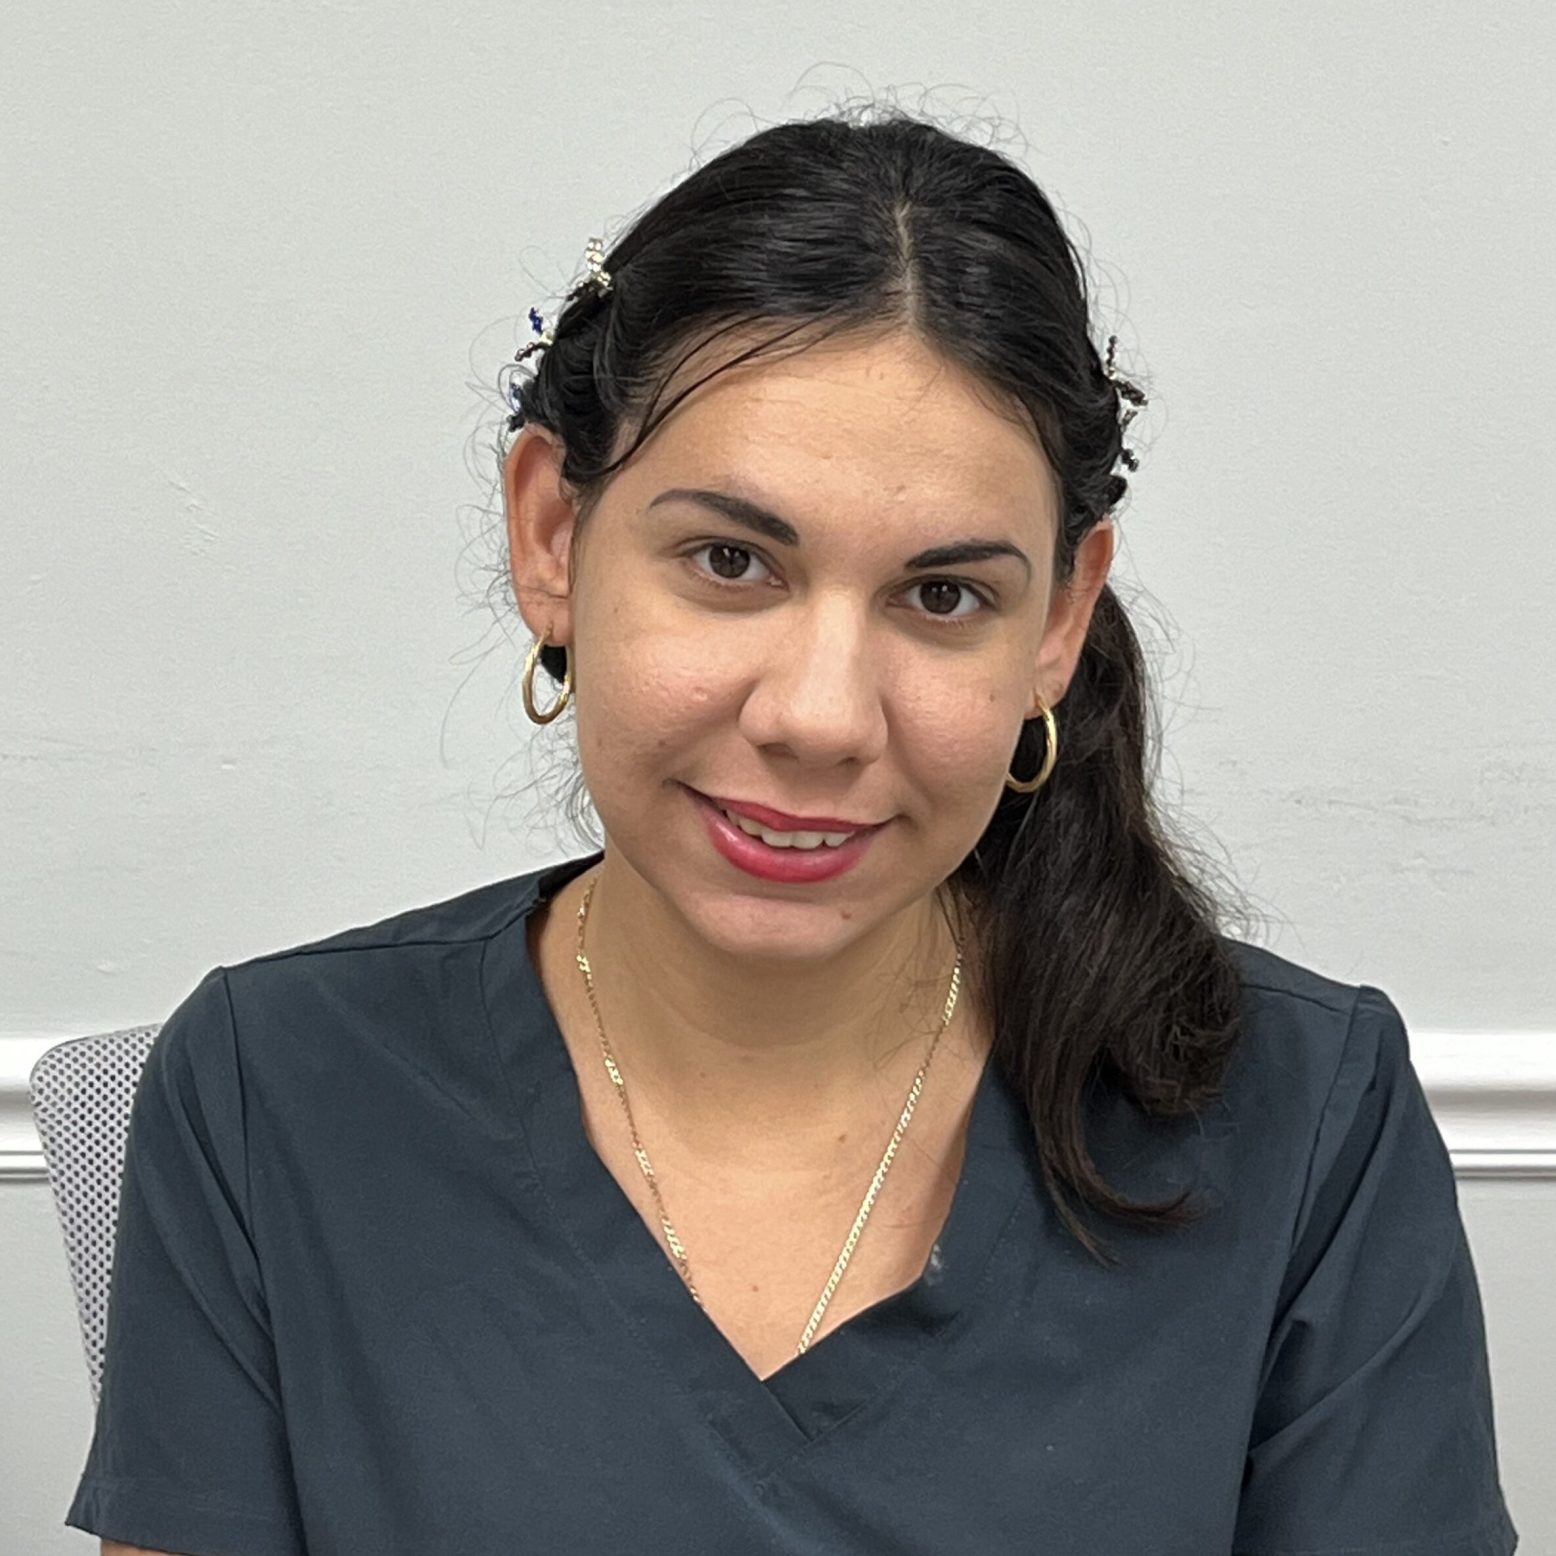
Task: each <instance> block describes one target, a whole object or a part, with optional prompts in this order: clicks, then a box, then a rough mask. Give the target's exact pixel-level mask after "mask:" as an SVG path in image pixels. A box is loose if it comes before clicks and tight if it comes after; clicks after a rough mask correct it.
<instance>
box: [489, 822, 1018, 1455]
mask: <svg viewBox="0 0 1556 1556" xmlns="http://www.w3.org/2000/svg"><path fill="white" fill-rule="evenodd" d="M602 856H603V855H602V852H601V851H598V850H597V851H595V852H594V853H592V854H588V855H585V856H583V857H582V858H577V859H569V860H565V861H563V862H562V863H561V864H557V865H552V866H550V867H548V868H545V869H542V870H538V871H535V872H532V873H531V874H529V875H527V876H522V877H519V878H518V880H519V882H520V883H521V887H520V891H521V895H520V896H519V898H518V900H517V901H516V902H515V904H514V906H515V913H514V916H513V918H512V919H511V920H510V922H509V923H508V924H507V925H505V926H504V928H503V929H502V930H500V931H499V932H498V933H497V934H496V935H494V936H493V937H492V939H491V940H490V941H489V942H488V943H487V947H486V952H485V955H484V957H483V961H482V985H483V987H482V993H483V997H484V999H485V1002H486V1010H487V1016H488V1019H489V1021H490V1023H491V1029H492V1035H493V1039H494V1041H495V1043H496V1046H497V1049H498V1053H499V1055H500V1058H501V1061H502V1064H503V1066H504V1070H505V1072H506V1075H507V1078H508V1083H509V1086H510V1088H511V1091H512V1093H513V1098H514V1106H515V1110H516V1115H517V1119H518V1123H519V1127H520V1130H521V1132H522V1134H523V1137H524V1140H525V1143H526V1144H527V1146H528V1151H529V1156H530V1161H531V1165H532V1167H533V1170H534V1175H535V1178H536V1180H537V1181H538V1182H539V1184H540V1186H541V1188H542V1190H543V1191H544V1197H545V1199H546V1200H547V1202H548V1203H549V1206H550V1209H551V1211H552V1213H553V1214H554V1216H555V1217H556V1219H557V1221H558V1223H559V1225H560V1229H561V1230H562V1232H563V1233H564V1234H565V1235H566V1237H567V1238H568V1240H569V1241H570V1243H571V1244H572V1246H573V1247H574V1248H575V1249H576V1250H577V1251H578V1253H579V1254H580V1256H581V1257H582V1259H583V1260H584V1261H585V1262H586V1263H587V1264H588V1265H589V1266H591V1267H592V1270H593V1273H594V1274H595V1276H596V1277H597V1278H598V1279H599V1280H600V1281H601V1282H602V1283H603V1285H604V1286H605V1288H606V1289H607V1291H608V1292H609V1293H610V1295H611V1297H612V1298H613V1300H614V1301H615V1302H616V1303H617V1304H618V1305H619V1307H620V1309H621V1311H622V1317H623V1322H624V1325H625V1326H626V1327H627V1328H628V1329H629V1330H630V1331H631V1332H632V1333H633V1334H634V1335H635V1336H636V1337H637V1339H638V1341H639V1342H640V1343H641V1344H642V1345H643V1346H644V1347H646V1348H647V1349H648V1350H649V1351H650V1352H651V1353H653V1354H654V1355H656V1356H657V1358H658V1360H659V1362H660V1363H661V1364H662V1366H663V1368H664V1370H665V1372H666V1373H667V1375H668V1376H669V1377H670V1378H672V1379H674V1380H675V1381H676V1382H678V1383H679V1384H680V1385H681V1386H682V1387H684V1388H685V1389H686V1390H687V1391H688V1392H689V1393H690V1394H691V1395H692V1396H693V1398H694V1399H695V1400H696V1402H697V1405H698V1408H699V1409H700V1411H701V1413H702V1414H703V1415H704V1417H705V1418H706V1420H707V1421H708V1423H709V1424H710V1425H711V1426H712V1427H713V1428H714V1429H715V1430H717V1431H718V1432H719V1433H720V1435H721V1436H722V1437H724V1439H725V1440H726V1441H727V1442H728V1443H729V1445H730V1446H731V1447H733V1448H734V1449H735V1450H736V1452H737V1453H739V1454H740V1455H741V1456H742V1458H743V1459H744V1460H745V1461H746V1463H747V1465H748V1467H749V1468H750V1469H752V1470H753V1471H754V1472H756V1473H757V1474H758V1475H759V1476H763V1475H766V1474H768V1473H770V1472H771V1471H772V1470H774V1469H775V1468H777V1467H778V1465H779V1464H780V1463H782V1462H783V1461H784V1460H786V1459H787V1458H789V1457H790V1456H791V1455H793V1454H794V1453H796V1452H798V1451H799V1450H801V1449H803V1448H804V1447H805V1446H806V1444H807V1443H809V1442H810V1441H812V1440H813V1439H814V1438H816V1437H819V1436H820V1435H821V1434H822V1433H823V1432H825V1431H827V1430H828V1429H829V1428H831V1427H833V1426H835V1425H837V1424H838V1423H839V1422H840V1421H842V1420H843V1419H844V1418H845V1417H847V1416H849V1415H851V1414H852V1413H853V1412H855V1411H856V1410H859V1409H860V1408H862V1407H863V1406H865V1405H867V1404H868V1403H869V1402H870V1401H871V1400H873V1399H875V1398H876V1397H877V1396H879V1395H881V1394H883V1393H884V1392H885V1391H886V1390H887V1389H888V1388H890V1387H892V1385H893V1384H894V1383H895V1382H896V1381H897V1379H898V1377H899V1375H900V1374H903V1373H904V1372H906V1371H908V1370H909V1369H912V1368H916V1367H918V1366H921V1365H922V1364H923V1363H924V1362H925V1361H926V1360H927V1359H928V1355H929V1353H930V1352H931V1351H932V1350H933V1349H934V1348H935V1347H936V1346H937V1345H938V1344H939V1343H940V1342H941V1340H942V1339H943V1338H944V1337H945V1336H946V1335H947V1334H948V1333H949V1332H950V1331H951V1330H952V1329H953V1328H954V1327H956V1326H957V1325H958V1324H959V1322H966V1321H969V1320H970V1319H971V1318H972V1316H973V1308H974V1299H975V1297H976V1295H977V1294H978V1293H979V1291H980V1290H981V1289H982V1284H983V1277H984V1275H985V1273H986V1272H987V1270H988V1268H989V1265H990V1261H991V1259H992V1257H993V1255H994V1252H995V1249H996V1246H997V1245H998V1244H999V1242H1000V1239H1001V1234H1002V1233H1003V1232H1004V1231H1005V1229H1006V1227H1007V1225H1008V1224H1009V1222H1010V1220H1011V1217H1012V1215H1013V1213H1014V1211H1015V1208H1016V1203H1017V1198H1018V1190H1019V1189H1020V1188H1021V1187H1022V1185H1023V1184H1024V1183H1026V1182H1028V1181H1029V1179H1028V1174H1029V1172H1030V1171H1031V1164H1030V1160H1029V1153H1030V1152H1031V1150H1032V1149H1033V1147H1032V1141H1031V1137H1030V1130H1029V1126H1028V1125H1027V1122H1026V1118H1025V1110H1024V1109H1023V1108H1022V1107H1021V1106H1020V1104H1019V1101H1018V1099H1017V1097H1016V1094H1015V1093H1014V1091H1013V1090H1012V1089H1011V1087H1010V1086H1009V1084H1008V1082H1007V1081H1006V1079H1005V1077H1004V1075H1003V1072H1002V1071H1001V1070H1000V1069H999V1067H998V1066H997V1064H996V1061H995V1060H994V1058H993V1057H992V1056H991V1057H990V1058H989V1060H988V1061H987V1062H986V1063H985V1066H984V1070H983V1073H982V1075H981V1077H980V1079H979V1082H978V1086H977V1089H976V1091H975V1093H974V1099H973V1106H972V1113H971V1117H970V1119H969V1123H968V1135H967V1149H966V1154H965V1158H964V1161H963V1165H962V1172H961V1177H960V1179H959V1180H958V1183H957V1188H956V1192H955V1195H954V1196H953V1198H952V1202H951V1208H950V1211H949V1213H948V1215H947V1218H946V1222H945V1225H944V1227H943V1229H942V1231H941V1235H940V1238H939V1240H938V1241H937V1242H936V1244H935V1247H934V1250H933V1252H932V1253H931V1255H930V1258H929V1261H928V1262H927V1264H926V1266H925V1268H924V1270H923V1272H922V1273H921V1274H920V1275H919V1277H918V1279H917V1280H915V1281H914V1282H913V1284H912V1285H910V1286H908V1287H906V1288H905V1289H904V1290H902V1291H899V1292H896V1293H894V1294H892V1295H891V1296H888V1297H884V1298H882V1299H881V1300H880V1301H878V1302H876V1303H874V1304H872V1305H871V1306H870V1307H867V1308H865V1309H863V1310H862V1311H860V1312H858V1313H855V1314H853V1315H851V1316H850V1317H849V1318H848V1319H847V1320H846V1321H845V1322H844V1323H842V1324H840V1325H839V1326H838V1327H837V1328H835V1329H832V1330H829V1331H828V1332H827V1333H825V1334H823V1335H822V1336H821V1337H820V1338H819V1339H817V1340H814V1341H813V1342H812V1343H811V1345H810V1346H809V1347H808V1348H807V1349H806V1350H805V1351H804V1352H803V1353H800V1354H797V1355H795V1356H793V1357H791V1358H790V1359H789V1360H788V1361H787V1362H786V1363H785V1364H784V1365H783V1366H782V1367H781V1368H779V1370H778V1371H777V1372H775V1373H773V1374H772V1375H771V1376H770V1377H768V1378H766V1379H763V1378H759V1377H758V1376H757V1374H756V1373H755V1372H754V1371H753V1370H752V1369H751V1367H750V1366H749V1364H748V1363H747V1362H746V1360H745V1358H744V1357H743V1356H742V1355H741V1354H740V1353H739V1351H737V1350H736V1349H735V1347H734V1346H733V1345H732V1344H731V1343H730V1341H729V1340H728V1339H727V1338H726V1336H725V1335H724V1332H723V1331H722V1330H721V1329H720V1328H719V1327H718V1325H717V1324H715V1323H714V1322H713V1320H712V1319H711V1318H710V1317H709V1316H708V1314H707V1313H706V1312H705V1311H704V1310H703V1309H702V1308H701V1307H700V1306H699V1305H698V1304H697V1302H696V1301H695V1299H694V1298H693V1297H692V1294H691V1292H690V1291H688V1290H687V1288H686V1285H685V1282H684V1281H683V1280H682V1279H681V1276H680V1273H679V1271H678V1270H677V1269H676V1267H675V1265H674V1263H673V1261H672V1259H671V1256H670V1252H669V1250H668V1249H667V1248H665V1247H664V1246H663V1244H662V1243H661V1242H660V1240H659V1239H657V1238H656V1237H655V1236H654V1234H653V1232H652V1231H651V1230H650V1229H649V1227H648V1226H647V1225H646V1224H645V1222H644V1221H643V1218H642V1217H641V1216H640V1215H639V1214H638V1211H637V1208H636V1206H634V1205H633V1203H632V1201H631V1200H630V1199H628V1197H627V1195H626V1193H625V1191H624V1190H623V1189H622V1187H621V1185H620V1184H619V1183H618V1182H617V1181H616V1179H615V1177H614V1175H613V1174H612V1173H611V1171H610V1169H609V1168H608V1167H607V1166H606V1165H605V1163H604V1162H603V1161H602V1160H601V1159H600V1156H599V1154H598V1153H597V1152H596V1150H595V1148H594V1146H593V1144H592V1143H591V1142H590V1140H589V1137H588V1133H587V1131H586V1130H585V1128H584V1118H583V1101H582V1093H581V1091H580V1088H579V1084H578V1076H577V1073H576V1071H575V1070H574V1067H573V1061H572V1055H571V1054H570V1052H569V1050H568V1047H567V1043H566V1040H565V1038H564V1037H563V1035H562V1031H561V1028H560V1026H559V1024H558V1022H557V1019H556V1013H555V1011H554V1010H553V1009H552V1007H551V1003H550V1001H549V999H548V998H547V996H546V993H545V988H544V985H543V984H542V983H541V980H540V976H539V973H538V972H537V970H536V968H535V965H534V961H533V959H532V957H531V955H530V951H529V942H528V935H527V927H526V921H527V920H528V918H529V916H530V914H531V913H532V912H533V910H534V909H535V907H536V906H537V905H538V904H539V903H541V902H542V901H545V900H546V899H548V898H549V897H550V896H551V895H552V894H553V893H554V892H556V891H557V890H558V889H559V888H560V887H561V886H563V885H565V884H566V883H567V882H568V881H570V880H572V879H573V878H574V877H575V876H578V875H581V874H582V873H583V872H584V871H585V870H587V869H588V868H590V866H592V865H594V864H596V863H598V861H599V860H600V859H601V858H602ZM845 1279H846V1277H845Z"/></svg>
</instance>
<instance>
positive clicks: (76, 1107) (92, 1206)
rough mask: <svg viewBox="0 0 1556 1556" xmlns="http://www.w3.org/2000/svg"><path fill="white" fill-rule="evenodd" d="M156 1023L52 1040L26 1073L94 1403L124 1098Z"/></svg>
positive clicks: (120, 1169)
mask: <svg viewBox="0 0 1556 1556" xmlns="http://www.w3.org/2000/svg"><path fill="white" fill-rule="evenodd" d="M160 1028H161V1023H160V1022H158V1023H156V1024H155V1025H152V1026H144V1027H128V1028H126V1029H124V1030H123V1031H119V1032H104V1033H99V1034H98V1035H96V1036H93V1037H76V1038H70V1039H69V1040H67V1041H66V1042H63V1043H56V1044H55V1046H54V1047H53V1048H50V1049H47V1050H46V1051H45V1052H44V1053H43V1054H42V1055H41V1056H40V1057H39V1059H38V1061H37V1063H35V1064H34V1065H33V1067H32V1072H31V1074H30V1075H29V1076H28V1080H27V1087H28V1094H29V1096H30V1098H31V1101H32V1116H33V1122H34V1124H35V1125H36V1126H37V1130H38V1139H39V1141H40V1142H41V1144H42V1146H43V1158H44V1161H45V1163H46V1165H47V1167H48V1173H49V1183H50V1184H51V1186H52V1187H53V1190H54V1208H55V1211H56V1213H57V1214H58V1216H59V1223H60V1229H61V1231H62V1232H63V1233H64V1237H65V1256H66V1259H67V1261H68V1263H69V1266H70V1283H71V1285H72V1286H73V1287H74V1288H75V1293H76V1313H77V1316H78V1317H79V1318H80V1320H81V1339H82V1343H83V1345H84V1347H85V1349H86V1366H87V1377H88V1380H89V1382H90V1384H91V1389H92V1403H93V1405H94V1406H95V1405H96V1403H97V1398H98V1393H99V1391H100V1390H101V1388H102V1379H103V1341H104V1337H105V1335H106V1333H107V1327H108V1289H109V1282H110V1279H111V1277H112V1274H113V1244H114V1231H115V1228H116V1227H117V1226H118V1222H119V1185H120V1180H121V1179H122V1177H123V1175H124V1152H125V1142H126V1140H127V1138H128V1136H129V1128H130V1104H131V1102H133V1101H134V1098H135V1087H136V1085H137V1083H138V1082H139V1080H140V1074H141V1069H142V1067H143V1066H144V1064H145V1062H146V1056H147V1054H149V1053H150V1052H151V1044H152V1040H153V1039H154V1038H155V1037H156V1035H157V1032H158V1031H159V1030H160Z"/></svg>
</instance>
